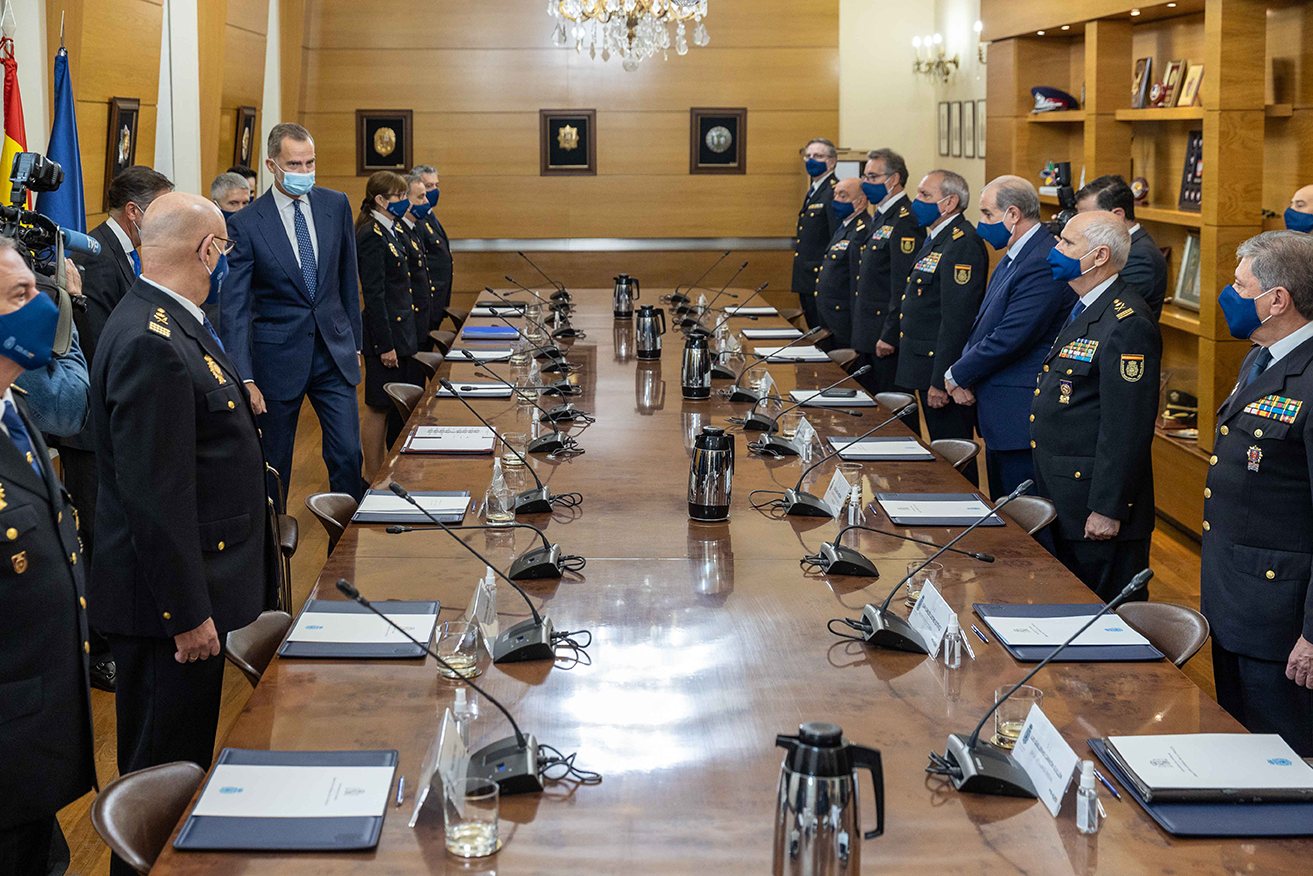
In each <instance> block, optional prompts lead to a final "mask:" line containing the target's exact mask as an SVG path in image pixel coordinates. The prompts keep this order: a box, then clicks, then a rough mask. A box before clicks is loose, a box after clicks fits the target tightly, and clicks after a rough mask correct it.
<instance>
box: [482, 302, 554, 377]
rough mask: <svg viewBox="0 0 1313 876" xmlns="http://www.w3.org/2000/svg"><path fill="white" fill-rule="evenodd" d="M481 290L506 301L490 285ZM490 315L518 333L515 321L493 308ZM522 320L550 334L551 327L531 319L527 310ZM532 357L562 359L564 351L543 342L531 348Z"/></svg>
mask: <svg viewBox="0 0 1313 876" xmlns="http://www.w3.org/2000/svg"><path fill="white" fill-rule="evenodd" d="M483 291H485V292H487V293H489V294H490V295H494V296H496V297H497V298H498V299H499V300H501V301H507V299H506V298H505V296H502V295H499V294H498V293H497V292H496V291H495V290H494V289H493V288H492V287H491V286H484V287H483ZM492 315H493V317H494V318H495V319H500V320H501V321H502V322H504V323H506V324H507V325H508V326H510V327H511V328H513V329H515V331H516V333H517V334H518V333H519V331H520V330H519V328H518V327H517V326H516V325H515V323H513V322H511V321H510V320H509V319H507V318H506V317H504V316H502V315H501V314H500V313H498V312H497V311H495V310H494V311H493V313H492ZM524 321H525V322H531V323H533V324H534V325H536V326H538V328H540V329H542V331H543V333H544V334H547V335H550V334H551V329H549V328H548V327H547V326H546V325H545V324H543V322H542V321H541V320H537V319H531V318H530V317H529V314H528V312H526V313H525V314H524ZM533 357H534V358H535V359H556V360H560V359H564V358H565V353H564V352H563V351H562V350H561V348H560V347H558V346H556V345H555V344H544V345H542V346H539V347H534V350H533Z"/></svg>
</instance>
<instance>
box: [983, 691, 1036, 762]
mask: <svg viewBox="0 0 1313 876" xmlns="http://www.w3.org/2000/svg"><path fill="white" fill-rule="evenodd" d="M1010 690H1012V685H1010V684H1007V685H1004V686H1003V687H1000V688H998V689H997V690H995V691H994V702H996V703H997V702H999V701H1000V700H1003V697H1005V696H1007V694H1008V691H1010ZM1043 702H1044V691H1042V690H1040V689H1039V688H1037V687H1031V686H1030V685H1028V684H1023V685H1022V686H1021V687H1019V688H1017V692H1016V693H1014V694H1013V695H1012V696H1010V697H1008V699H1007V700H1006V701H1004V702H1003V704H1002V705H1000V706H999V707H998V709H997V710H996V711H995V712H994V744H995V745H997V746H998V747H1000V748H1006V749H1009V750H1010V749H1012V748H1014V747H1016V744H1017V739H1018V738H1019V737H1020V736H1021V728H1023V727H1025V726H1026V716H1027V715H1029V714H1030V707H1031V706H1038V705H1042V704H1043Z"/></svg>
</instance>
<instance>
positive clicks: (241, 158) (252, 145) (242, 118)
mask: <svg viewBox="0 0 1313 876" xmlns="http://www.w3.org/2000/svg"><path fill="white" fill-rule="evenodd" d="M258 137H259V134H258V133H257V132H256V130H255V107H253V106H239V107H237V131H236V133H235V134H234V135H233V166H235V167H254V166H255V165H254V164H252V162H253V161H255V156H256V155H257V154H258V153H259V151H260V144H259V143H258V142H256V140H257V138H258Z"/></svg>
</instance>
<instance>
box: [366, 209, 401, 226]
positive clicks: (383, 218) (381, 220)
mask: <svg viewBox="0 0 1313 876" xmlns="http://www.w3.org/2000/svg"><path fill="white" fill-rule="evenodd" d="M372 215H373V217H374V218H375V219H377V220H378V224H380V225H382V226H383V227H384V228H386V229H387V230H388V231H391V230H392V226H393V225H395V224H396V220H395V219H393V218H392V215H391V214H390V213H384V212H382V211H381V210H375V211H373V214H372Z"/></svg>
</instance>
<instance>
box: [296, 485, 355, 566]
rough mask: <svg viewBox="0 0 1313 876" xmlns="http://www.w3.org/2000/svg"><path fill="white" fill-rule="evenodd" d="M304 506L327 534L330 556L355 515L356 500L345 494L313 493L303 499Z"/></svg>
mask: <svg viewBox="0 0 1313 876" xmlns="http://www.w3.org/2000/svg"><path fill="white" fill-rule="evenodd" d="M305 506H306V507H307V508H309V509H310V513H311V514H313V515H315V518H316V519H318V520H319V522H320V523H322V524H323V526H324V530H325V531H326V532H327V533H328V552H329V553H330V554H331V553H332V552H333V548H335V547H337V540H338V539H339V538H341V537H342V533H344V532H346V525H347V524H348V523H350V522H351V517H352V515H353V514H355V513H356V508H357V507H358V506H357V505H356V500H355V499H353V498H352V497H351V496H350V495H348V494H346V493H313V494H311V495H309V496H306V497H305Z"/></svg>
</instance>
